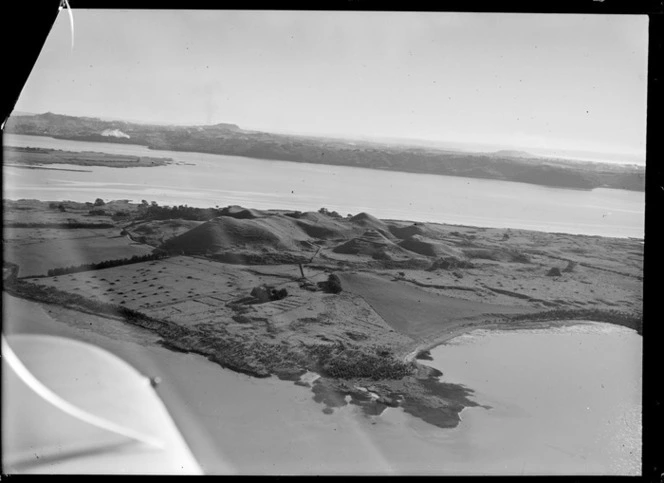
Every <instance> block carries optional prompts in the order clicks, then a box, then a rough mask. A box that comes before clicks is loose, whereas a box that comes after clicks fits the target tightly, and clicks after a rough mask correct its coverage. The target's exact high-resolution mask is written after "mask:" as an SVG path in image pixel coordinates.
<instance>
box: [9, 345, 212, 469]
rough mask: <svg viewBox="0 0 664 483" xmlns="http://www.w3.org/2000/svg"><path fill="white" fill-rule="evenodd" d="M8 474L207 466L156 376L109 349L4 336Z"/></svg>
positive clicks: (196, 467) (198, 467)
mask: <svg viewBox="0 0 664 483" xmlns="http://www.w3.org/2000/svg"><path fill="white" fill-rule="evenodd" d="M2 461H3V468H2V472H3V473H4V474H16V473H51V474H53V473H60V474H62V473H68V474H81V473H94V474H201V473H202V470H201V468H200V466H199V465H198V463H197V462H196V459H195V458H194V456H193V455H192V453H191V451H190V449H189V448H188V446H187V444H186V443H185V441H184V439H183V438H182V435H181V434H180V432H179V430H178V429H177V427H176V425H175V423H174V422H173V419H172V418H171V416H170V415H169V413H168V411H167V409H166V407H165V406H164V404H163V403H162V401H161V399H160V398H159V396H158V395H157V393H156V392H155V391H154V389H153V387H152V386H151V384H150V380H149V379H148V378H147V377H146V376H144V375H142V374H141V373H139V372H138V371H137V370H136V369H135V368H133V367H132V366H130V365H129V364H127V363H126V362H125V361H123V360H122V359H120V358H118V357H117V356H115V355H113V354H111V353H110V352H108V351H106V350H104V349H101V348H99V347H96V346H94V345H91V344H87V343H84V342H80V341H76V340H72V339H66V338H62V337H54V336H47V335H23V334H21V335H11V336H8V337H5V336H4V335H3V337H2Z"/></svg>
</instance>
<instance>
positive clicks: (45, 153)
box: [3, 146, 173, 171]
mask: <svg viewBox="0 0 664 483" xmlns="http://www.w3.org/2000/svg"><path fill="white" fill-rule="evenodd" d="M3 155H4V162H5V166H13V167H18V168H28V169H60V170H62V171H78V170H73V169H67V168H52V167H45V166H46V165H49V166H50V165H61V164H66V165H74V166H105V167H107V168H149V167H155V166H166V165H167V164H172V163H173V160H172V159H171V158H154V157H149V156H129V155H124V154H107V153H97V152H93V151H83V152H75V151H62V150H60V149H45V148H30V147H14V146H5V147H4V148H3ZM80 171H83V170H80Z"/></svg>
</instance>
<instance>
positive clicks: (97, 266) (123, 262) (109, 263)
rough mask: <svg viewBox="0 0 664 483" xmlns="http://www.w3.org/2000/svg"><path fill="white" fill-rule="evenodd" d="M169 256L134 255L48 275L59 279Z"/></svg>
mask: <svg viewBox="0 0 664 483" xmlns="http://www.w3.org/2000/svg"><path fill="white" fill-rule="evenodd" d="M167 256H168V255H167V254H165V253H164V252H156V253H151V254H149V255H134V256H133V257H131V258H117V259H114V260H104V261H103V262H99V263H84V264H82V265H72V266H69V267H62V268H52V269H50V270H49V271H48V272H47V274H48V276H49V277H57V276H58V275H66V274H68V273H78V272H88V271H90V270H102V269H104V268H112V267H119V266H121V265H130V264H132V263H141V262H150V261H153V260H161V259H162V258H166V257H167Z"/></svg>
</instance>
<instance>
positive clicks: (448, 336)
mask: <svg viewBox="0 0 664 483" xmlns="http://www.w3.org/2000/svg"><path fill="white" fill-rule="evenodd" d="M587 324H609V325H616V326H618V327H625V328H626V329H630V330H633V331H634V332H636V333H637V334H639V335H640V336H642V337H643V335H642V334H641V333H640V332H639V331H638V330H637V329H634V328H632V327H627V326H625V325H622V324H617V323H613V322H605V321H604V322H602V321H595V320H585V319H579V320H574V319H561V320H547V321H541V322H537V321H535V320H533V321H526V322H525V323H520V322H511V323H510V322H507V323H503V324H500V323H496V322H487V323H482V322H479V323H477V324H470V325H468V326H463V327H462V326H459V327H458V328H454V329H452V330H450V331H448V332H445V333H443V334H441V335H440V336H438V337H436V338H435V339H434V340H432V341H429V342H425V343H422V344H420V345H418V346H416V347H415V349H413V350H411V351H410V352H408V353H407V354H406V355H404V356H403V360H404V361H405V362H411V361H417V360H428V359H418V357H417V356H418V355H420V354H422V353H428V352H429V351H431V350H432V349H435V348H436V347H438V346H440V345H443V344H445V343H446V342H448V341H450V340H452V339H456V338H457V337H460V336H462V335H464V334H468V333H470V332H473V331H475V330H487V331H516V330H546V329H551V328H553V327H569V326H574V325H587Z"/></svg>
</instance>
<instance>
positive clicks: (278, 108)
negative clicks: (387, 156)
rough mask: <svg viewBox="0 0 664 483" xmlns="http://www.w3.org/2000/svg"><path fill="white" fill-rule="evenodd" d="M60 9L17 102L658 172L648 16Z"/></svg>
mask: <svg viewBox="0 0 664 483" xmlns="http://www.w3.org/2000/svg"><path fill="white" fill-rule="evenodd" d="M73 17H74V45H73V48H72V38H71V31H70V25H69V19H68V17H67V13H66V12H65V11H64V10H63V11H61V12H60V14H59V16H58V18H57V20H56V22H55V24H54V26H53V28H52V30H51V32H50V34H49V37H48V39H47V41H46V44H45V45H44V48H43V49H42V52H41V54H40V56H39V59H38V60H37V62H36V64H35V66H34V68H33V71H32V73H31V75H30V77H29V79H28V82H27V83H26V85H25V87H24V89H23V92H22V93H21V97H20V98H19V101H18V103H17V105H16V111H22V112H33V113H42V112H55V113H59V114H69V115H77V116H92V117H102V118H119V119H126V120H137V121H144V122H157V123H165V124H199V125H200V124H215V123H220V122H228V123H234V124H238V125H239V126H240V127H242V128H245V129H256V130H264V131H272V132H294V133H304V134H315V135H326V134H327V135H334V136H349V137H353V136H356V137H379V138H412V139H427V140H433V141H449V142H461V143H485V144H499V145H504V146H513V147H515V148H522V149H528V148H542V149H567V150H583V151H594V152H603V153H614V154H615V153H625V154H629V155H630V156H632V158H633V159H636V160H637V162H640V163H644V162H645V137H646V97H647V54H648V18H647V17H646V16H636V15H633V16H628V15H569V14H565V15H563V14H505V13H498V14H491V13H430V12H312V11H291V12H288V11H280V12H276V11H223V10H221V11H201V10H199V11H182V10H178V11H167V10H160V11H150V10H76V9H75V10H73Z"/></svg>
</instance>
